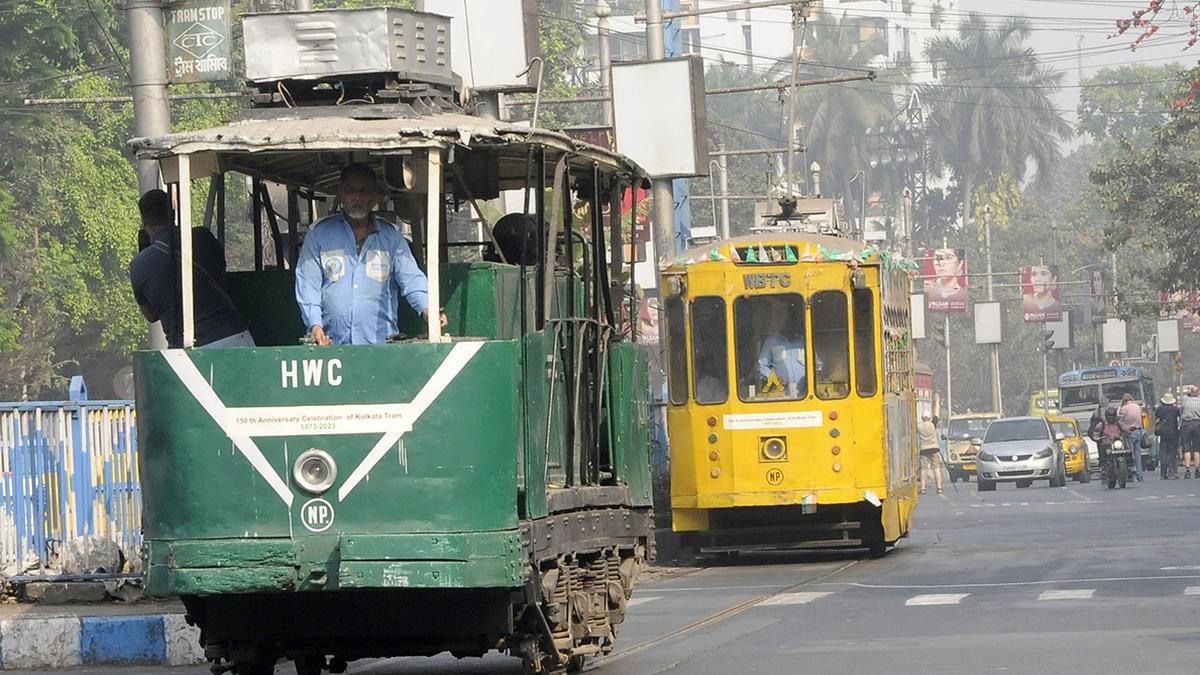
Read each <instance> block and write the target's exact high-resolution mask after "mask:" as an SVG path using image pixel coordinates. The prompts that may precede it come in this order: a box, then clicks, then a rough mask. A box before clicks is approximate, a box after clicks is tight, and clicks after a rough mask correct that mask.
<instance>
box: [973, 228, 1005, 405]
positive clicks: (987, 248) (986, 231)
mask: <svg viewBox="0 0 1200 675" xmlns="http://www.w3.org/2000/svg"><path fill="white" fill-rule="evenodd" d="M965 217H966V216H965V215H964V218H965ZM983 252H984V256H985V258H986V259H987V299H988V302H995V300H996V294H995V290H994V289H993V288H992V207H990V206H985V207H983ZM988 347H989V348H990V350H991V362H992V412H996V413H1000V414H1003V410H1002V406H1003V404H1004V401H1003V400H1002V399H1001V397H1000V345H998V344H994V343H993V344H991V345H988Z"/></svg>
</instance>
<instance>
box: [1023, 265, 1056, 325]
mask: <svg viewBox="0 0 1200 675" xmlns="http://www.w3.org/2000/svg"><path fill="white" fill-rule="evenodd" d="M1060 293H1061V290H1060V289H1059V285H1058V270H1057V269H1055V268H1053V267H1051V266H1049V265H1029V266H1027V267H1022V268H1021V311H1022V313H1024V315H1025V321H1026V323H1045V322H1047V321H1060V320H1062V303H1061V302H1060Z"/></svg>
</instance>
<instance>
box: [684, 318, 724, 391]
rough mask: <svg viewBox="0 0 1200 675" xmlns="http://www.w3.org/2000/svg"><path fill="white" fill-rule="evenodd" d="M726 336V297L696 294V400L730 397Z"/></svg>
mask: <svg viewBox="0 0 1200 675" xmlns="http://www.w3.org/2000/svg"><path fill="white" fill-rule="evenodd" d="M728 342H729V339H728V336H727V335H726V328H725V299H724V298H717V297H702V298H696V299H695V300H694V301H693V302H692V377H693V378H694V380H695V381H694V386H695V399H696V403H709V404H711V403H724V402H725V401H727V400H728V399H729V368H728V366H727V365H726V364H728V362H729V346H728Z"/></svg>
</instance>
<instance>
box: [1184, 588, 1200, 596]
mask: <svg viewBox="0 0 1200 675" xmlns="http://www.w3.org/2000/svg"><path fill="white" fill-rule="evenodd" d="M1183 594H1184V595H1200V586H1188V587H1187V588H1185V589H1183Z"/></svg>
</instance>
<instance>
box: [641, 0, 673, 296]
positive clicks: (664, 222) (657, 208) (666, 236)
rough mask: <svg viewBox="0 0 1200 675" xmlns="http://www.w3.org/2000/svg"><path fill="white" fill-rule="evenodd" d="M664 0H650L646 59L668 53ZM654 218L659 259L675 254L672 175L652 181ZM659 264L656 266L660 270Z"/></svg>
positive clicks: (664, 55)
mask: <svg viewBox="0 0 1200 675" xmlns="http://www.w3.org/2000/svg"><path fill="white" fill-rule="evenodd" d="M659 2H660V0H646V59H647V60H648V61H662V60H663V59H665V58H666V56H667V45H666V42H665V38H664V36H663V17H662V6H661V5H660V4H659ZM650 198H651V200H652V207H651V208H652V211H651V213H652V215H653V217H652V218H651V220H652V222H653V225H654V257H655V261H652V262H657V261H665V260H670V259H672V258H674V257H675V195H674V191H673V190H672V185H671V179H670V178H655V179H654V180H652V181H651V182H650ZM657 271H658V267H656V268H655V272H656V273H657Z"/></svg>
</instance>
